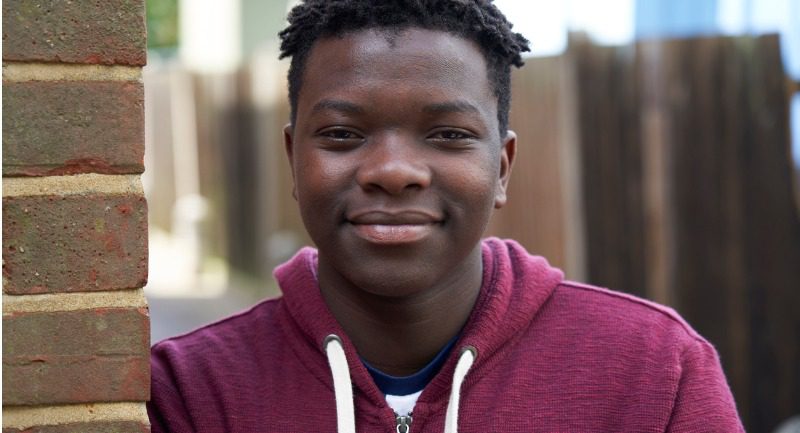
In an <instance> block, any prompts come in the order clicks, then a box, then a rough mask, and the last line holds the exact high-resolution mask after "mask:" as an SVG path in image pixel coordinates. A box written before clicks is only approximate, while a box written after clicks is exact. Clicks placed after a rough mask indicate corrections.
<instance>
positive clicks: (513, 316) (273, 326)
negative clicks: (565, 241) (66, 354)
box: [148, 239, 743, 433]
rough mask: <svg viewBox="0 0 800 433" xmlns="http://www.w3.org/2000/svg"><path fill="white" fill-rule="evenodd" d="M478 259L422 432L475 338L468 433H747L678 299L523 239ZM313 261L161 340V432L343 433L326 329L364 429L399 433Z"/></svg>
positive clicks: (439, 416)
mask: <svg viewBox="0 0 800 433" xmlns="http://www.w3.org/2000/svg"><path fill="white" fill-rule="evenodd" d="M483 264H484V269H483V286H482V288H481V293H480V296H479V297H478V300H477V303H476V305H475V309H474V311H473V312H472V315H471V316H470V318H469V320H468V322H467V324H466V325H465V328H464V330H463V333H462V335H461V337H460V339H459V341H458V342H457V343H456V346H455V347H456V348H455V349H454V350H453V351H452V353H451V355H450V359H449V360H448V361H447V362H446V363H445V365H444V366H443V367H442V369H441V371H440V372H439V373H438V374H437V375H436V376H435V377H434V379H433V380H432V382H430V383H429V384H428V386H427V387H426V388H425V390H424V391H423V392H422V395H421V396H420V397H419V400H418V401H417V404H416V406H415V407H414V411H413V421H412V423H411V426H410V431H411V432H412V433H418V432H419V433H422V432H437V433H438V432H442V431H445V429H444V424H445V412H446V411H447V407H448V403H449V400H450V399H451V385H452V383H453V376H454V370H455V369H456V368H455V367H456V362H457V360H458V358H459V355H460V353H462V351H461V348H463V347H467V346H471V347H473V348H474V349H475V352H474V353H476V356H475V360H474V364H473V365H472V367H471V368H469V369H468V372H466V375H465V376H464V380H463V384H461V386H460V392H459V390H458V389H457V390H456V392H455V394H458V395H459V396H460V403H458V402H457V403H456V406H458V407H457V408H455V409H456V410H457V414H458V415H457V416H458V420H457V423H458V431H460V432H462V433H464V432H548V433H554V432H637V433H643V432H725V433H728V432H741V431H743V429H742V426H741V423H740V421H739V418H738V416H737V413H736V407H735V405H734V402H733V398H732V396H731V393H730V390H729V389H728V385H727V383H726V381H725V377H724V375H723V373H722V370H721V368H720V363H719V359H718V357H717V353H716V352H715V350H714V348H713V347H712V346H711V345H710V344H709V343H708V342H706V341H705V340H704V339H703V338H702V337H700V336H699V335H698V334H697V333H696V332H695V331H694V330H693V329H692V328H691V327H689V325H687V324H686V322H684V321H683V320H682V319H681V318H680V317H679V316H678V315H677V314H676V313H675V312H673V311H672V310H670V309H668V308H665V307H662V306H659V305H656V304H653V303H651V302H647V301H644V300H641V299H638V298H635V297H632V296H628V295H624V294H620V293H616V292H612V291H608V290H605V289H600V288H596V287H591V286H587V285H582V284H576V283H571V282H566V281H563V275H562V273H561V272H560V271H559V270H557V269H555V268H552V267H550V266H549V265H548V264H547V262H546V261H545V260H544V259H543V258H540V257H534V256H530V255H529V254H528V253H527V252H526V251H525V250H524V249H523V248H522V247H521V246H519V245H518V244H517V243H515V242H513V241H501V240H498V239H488V240H486V241H484V243H483ZM316 266H317V254H316V251H315V250H313V249H310V248H306V249H303V250H302V251H300V252H299V253H298V254H297V255H296V256H295V257H294V258H293V259H291V260H290V261H289V262H287V263H286V264H284V265H282V266H280V267H279V268H278V269H277V270H276V271H275V276H276V278H277V280H278V282H279V284H280V286H281V290H282V291H283V297H281V298H278V299H273V300H268V301H265V302H262V303H260V304H258V305H256V306H254V307H253V308H251V309H250V310H248V311H245V312H243V313H240V314H238V315H235V316H232V317H229V318H227V319H224V320H222V321H220V322H217V323H214V324H212V325H208V326H206V327H203V328H200V329H198V330H196V331H194V332H191V333H189V334H186V335H183V336H179V337H175V338H171V339H168V340H165V341H162V342H160V343H158V344H156V345H155V346H154V347H153V351H152V368H153V370H152V401H151V402H150V403H149V404H148V412H149V415H150V421H151V423H152V431H153V432H154V433H158V432H175V433H183V432H261V431H263V432H323V431H324V432H334V431H337V427H338V428H339V431H344V430H345V428H344V427H343V426H337V404H336V400H335V395H334V394H335V392H334V387H333V380H332V376H331V374H332V373H331V367H330V366H329V360H328V358H327V357H326V351H325V350H324V348H323V346H324V342H325V341H326V337H328V336H329V335H331V334H334V335H338V336H339V337H340V340H341V342H342V346H343V347H344V354H345V356H346V361H347V365H349V375H350V379H351V380H352V399H353V400H352V401H353V404H354V416H355V426H356V430H357V431H359V432H386V433H389V432H394V431H395V428H396V425H395V416H394V414H393V412H392V410H391V409H390V408H389V407H388V406H387V405H386V402H385V400H384V397H383V394H381V392H380V391H379V390H378V388H377V387H376V385H375V384H374V383H373V381H372V378H371V376H370V375H369V373H368V372H367V370H366V369H365V367H364V365H363V364H362V363H361V361H360V360H359V357H358V354H357V353H356V350H355V347H354V346H353V345H352V343H351V342H350V340H349V339H348V338H347V336H346V335H345V334H344V332H343V331H342V328H341V327H340V326H339V324H338V323H337V322H336V320H335V319H334V318H333V316H332V315H331V313H330V311H329V310H328V308H327V307H326V305H325V303H324V302H323V300H322V297H321V295H320V291H319V287H318V285H317V279H316ZM347 368H348V367H345V370H344V372H345V374H346V372H347ZM460 368H461V367H460ZM347 389H350V387H347ZM337 392H341V391H340V390H337ZM340 411H341V408H340ZM340 415H341V414H340Z"/></svg>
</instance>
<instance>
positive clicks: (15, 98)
mask: <svg viewBox="0 0 800 433" xmlns="http://www.w3.org/2000/svg"><path fill="white" fill-rule="evenodd" d="M2 7H3V129H2V131H3V226H2V227H3V394H2V395H3V433H11V432H23V431H24V432H67V431H70V432H72V431H75V432H109V431H113V432H146V431H148V430H149V427H148V423H147V414H146V412H145V409H144V404H143V402H144V401H145V400H147V398H148V396H149V382H150V372H149V362H148V358H149V353H148V348H149V318H148V310H147V303H146V301H145V299H144V296H143V293H142V289H141V287H143V286H144V284H145V283H146V281H147V206H146V203H145V200H144V196H143V192H142V186H141V182H140V179H139V175H140V174H141V173H142V171H143V170H144V167H143V156H144V124H143V122H144V111H143V108H144V107H143V88H142V81H141V67H142V66H143V65H144V63H145V55H146V47H145V17H144V0H104V1H102V2H88V1H72V2H70V1H59V0H35V1H33V0H5V1H3V6H2Z"/></svg>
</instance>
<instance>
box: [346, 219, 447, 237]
mask: <svg viewBox="0 0 800 433" xmlns="http://www.w3.org/2000/svg"><path fill="white" fill-rule="evenodd" d="M347 220H348V223H350V224H351V225H352V227H353V229H354V231H355V233H356V235H357V236H358V237H360V238H362V239H364V240H365V241H367V242H370V243H375V244H382V245H397V244H405V243H413V242H418V241H421V240H423V239H424V238H426V237H428V236H429V235H431V234H432V233H433V231H434V229H435V227H436V226H438V225H439V224H440V223H441V219H440V218H438V217H437V216H435V215H431V214H429V213H427V212H418V211H406V212H397V213H389V212H384V211H376V212H362V213H358V214H355V215H353V216H352V217H350V218H348V219H347Z"/></svg>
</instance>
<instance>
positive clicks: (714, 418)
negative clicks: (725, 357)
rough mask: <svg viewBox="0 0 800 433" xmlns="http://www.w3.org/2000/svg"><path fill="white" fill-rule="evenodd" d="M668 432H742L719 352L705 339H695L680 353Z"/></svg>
mask: <svg viewBox="0 0 800 433" xmlns="http://www.w3.org/2000/svg"><path fill="white" fill-rule="evenodd" d="M667 432H668V433H695V432H697V433H699V432H714V433H716V432H719V433H728V432H742V433H744V428H743V427H742V423H741V421H740V420H739V415H738V414H737V412H736V403H735V402H734V400H733V395H732V394H731V391H730V388H729V387H728V383H727V381H726V380H725V375H724V373H723V372H722V366H721V365H720V362H719V356H718V355H717V352H716V350H715V349H714V348H713V347H712V346H711V344H709V343H708V342H706V341H705V340H702V339H700V340H694V341H693V342H692V344H691V345H690V346H689V347H687V348H686V349H685V351H684V353H683V355H682V357H681V377H680V380H679V383H678V391H677V394H676V396H675V404H674V406H673V409H672V416H671V418H670V422H669V425H668V427H667Z"/></svg>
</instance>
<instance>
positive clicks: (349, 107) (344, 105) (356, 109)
mask: <svg viewBox="0 0 800 433" xmlns="http://www.w3.org/2000/svg"><path fill="white" fill-rule="evenodd" d="M325 110H333V111H340V112H343V113H347V114H364V113H365V112H366V110H364V108H363V107H361V106H360V105H356V104H354V103H352V102H347V101H342V100H340V99H323V100H321V101H319V102H317V103H316V104H314V107H313V108H312V109H311V113H318V112H320V111H325Z"/></svg>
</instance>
